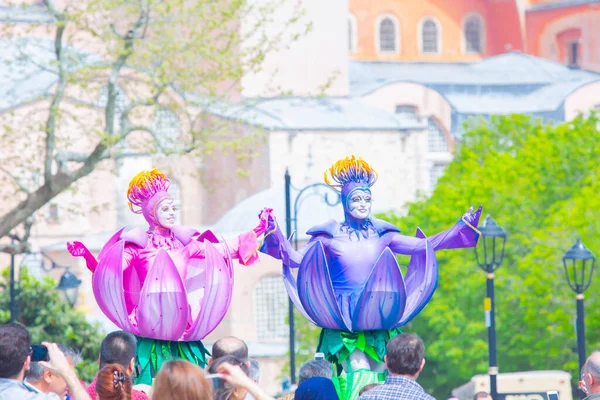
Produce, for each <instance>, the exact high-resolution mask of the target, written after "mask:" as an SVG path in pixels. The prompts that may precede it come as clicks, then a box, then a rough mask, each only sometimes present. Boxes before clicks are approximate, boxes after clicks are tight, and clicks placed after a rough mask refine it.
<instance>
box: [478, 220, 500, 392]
mask: <svg viewBox="0 0 600 400" xmlns="http://www.w3.org/2000/svg"><path fill="white" fill-rule="evenodd" d="M479 231H480V232H481V241H482V242H483V243H482V246H477V247H475V259H476V260H477V265H479V268H481V269H482V270H483V271H484V272H486V277H487V290H486V293H487V296H486V298H485V301H484V310H485V324H486V326H487V328H488V355H489V369H488V374H489V376H490V395H491V396H492V399H493V400H497V399H498V386H497V376H498V361H497V359H496V305H495V300H494V272H495V271H496V270H497V269H498V268H500V265H501V264H502V261H503V259H504V246H505V244H506V237H507V235H506V232H505V231H504V229H502V227H500V225H498V224H497V223H496V221H494V220H493V219H492V217H491V216H490V215H489V214H488V216H487V217H485V220H484V221H483V223H482V224H481V225H480V226H479ZM479 247H483V258H481V257H480V255H479V251H478V248H479Z"/></svg>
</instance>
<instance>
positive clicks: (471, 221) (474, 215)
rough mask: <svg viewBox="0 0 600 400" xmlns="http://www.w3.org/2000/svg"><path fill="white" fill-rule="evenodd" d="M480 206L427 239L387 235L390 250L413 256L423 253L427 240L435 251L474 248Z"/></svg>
mask: <svg viewBox="0 0 600 400" xmlns="http://www.w3.org/2000/svg"><path fill="white" fill-rule="evenodd" d="M480 215H481V206H480V207H479V208H478V209H477V211H475V212H473V207H471V208H470V209H469V211H467V213H466V214H465V215H463V217H462V218H461V219H460V220H459V221H458V222H457V223H456V224H454V226H453V227H451V228H450V229H446V230H445V231H442V232H440V233H438V234H436V235H433V236H430V237H428V238H427V239H421V238H415V237H410V236H405V235H401V234H399V233H387V234H386V235H390V236H391V238H390V244H389V246H390V249H391V250H392V251H393V252H394V253H398V254H407V255H413V254H416V253H420V252H423V251H425V241H426V240H428V241H429V243H431V245H432V246H433V249H434V250H435V251H437V250H443V249H460V248H466V247H474V246H476V245H477V241H478V240H479V236H480V232H479V231H478V230H477V224H478V223H479V216H480Z"/></svg>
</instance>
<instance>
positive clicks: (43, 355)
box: [31, 344, 50, 362]
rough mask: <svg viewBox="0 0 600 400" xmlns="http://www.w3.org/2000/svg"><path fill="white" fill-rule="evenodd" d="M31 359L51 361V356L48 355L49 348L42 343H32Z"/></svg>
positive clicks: (33, 360) (34, 360)
mask: <svg viewBox="0 0 600 400" xmlns="http://www.w3.org/2000/svg"><path fill="white" fill-rule="evenodd" d="M31 361H32V362H38V361H50V356H49V355H48V348H47V347H46V346H42V345H41V344H33V345H31Z"/></svg>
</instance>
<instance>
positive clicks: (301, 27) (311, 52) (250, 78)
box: [242, 0, 348, 97]
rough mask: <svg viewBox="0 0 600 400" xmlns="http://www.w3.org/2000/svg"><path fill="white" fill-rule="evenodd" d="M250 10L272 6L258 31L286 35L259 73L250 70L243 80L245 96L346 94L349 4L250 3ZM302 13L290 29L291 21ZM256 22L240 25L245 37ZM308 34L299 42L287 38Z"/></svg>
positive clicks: (306, 0) (303, 0) (338, 0)
mask: <svg viewBox="0 0 600 400" xmlns="http://www.w3.org/2000/svg"><path fill="white" fill-rule="evenodd" d="M250 3H251V4H252V5H253V6H257V7H260V6H265V5H274V6H275V9H274V13H273V16H272V18H271V20H270V22H269V24H268V25H266V26H264V27H263V28H261V32H262V31H263V30H264V33H265V34H266V35H267V37H273V36H274V35H277V34H280V33H281V32H284V34H283V36H282V40H281V41H280V43H279V46H280V47H279V48H277V49H275V51H272V52H270V53H268V54H267V55H266V58H265V62H264V64H263V65H262V68H261V70H260V71H249V73H248V74H247V75H246V76H244V78H243V79H242V95H243V96H246V97H257V96H259V97H260V96H276V95H279V94H281V93H287V94H292V95H295V96H310V95H313V96H314V95H317V94H320V93H323V94H326V95H329V96H345V95H347V94H348V19H347V18H348V0H328V1H320V0H300V1H285V2H283V1H273V0H251V1H250ZM298 13H301V15H302V16H301V18H300V20H299V21H298V22H296V23H294V24H288V22H289V21H290V18H291V17H292V16H294V15H298ZM255 22H256V21H255V20H254V19H252V18H247V19H245V20H243V21H242V32H243V35H244V36H247V35H248V32H249V31H252V30H253V29H254V24H255ZM308 25H310V29H309V31H308V32H307V33H305V34H301V35H300V36H299V37H298V38H297V40H294V41H290V38H291V37H293V36H295V35H296V34H297V33H302V32H303V31H305V30H306V27H307V26H308ZM260 40H261V36H260V35H253V36H252V38H251V40H248V41H247V42H246V46H248V47H252V46H256V45H257V43H258V41H260Z"/></svg>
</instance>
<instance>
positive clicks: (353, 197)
mask: <svg viewBox="0 0 600 400" xmlns="http://www.w3.org/2000/svg"><path fill="white" fill-rule="evenodd" d="M348 212H349V213H350V215H352V216H353V217H354V218H356V219H366V218H368V217H369V215H370V214H371V192H370V191H369V190H363V189H356V190H355V191H353V192H352V193H351V194H350V196H349V197H348Z"/></svg>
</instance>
